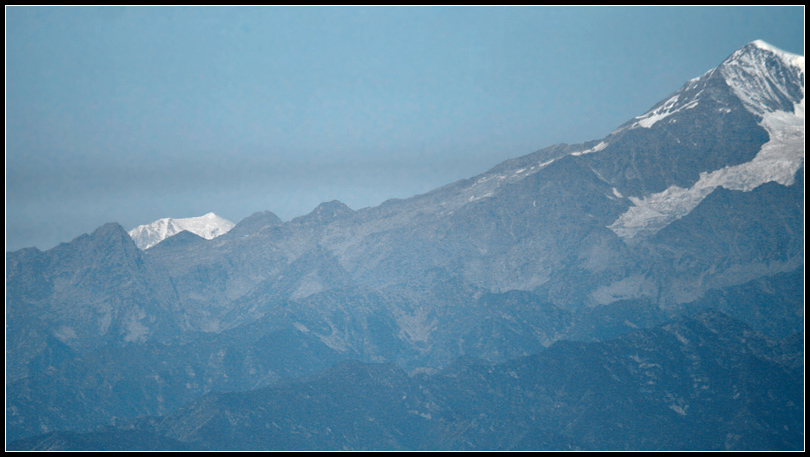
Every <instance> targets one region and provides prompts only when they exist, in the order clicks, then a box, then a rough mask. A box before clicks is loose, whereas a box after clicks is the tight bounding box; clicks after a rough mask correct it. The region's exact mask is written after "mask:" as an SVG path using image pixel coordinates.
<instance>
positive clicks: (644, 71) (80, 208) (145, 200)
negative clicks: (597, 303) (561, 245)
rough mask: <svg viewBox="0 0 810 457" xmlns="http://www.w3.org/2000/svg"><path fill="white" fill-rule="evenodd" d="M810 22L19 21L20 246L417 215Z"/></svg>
mask: <svg viewBox="0 0 810 457" xmlns="http://www.w3.org/2000/svg"><path fill="white" fill-rule="evenodd" d="M755 39H762V40H764V41H766V42H768V43H770V44H772V45H774V46H776V47H779V48H781V49H784V50H786V51H789V52H793V53H796V54H802V55H803V54H804V8H803V7H712V8H709V7H694V8H691V7H690V8H683V7H670V8H659V7H621V8H619V7H617V8H614V7H509V8H507V7H396V8H392V7H351V8H350V7H340V8H326V7H309V8H293V7H286V8H282V7H278V8H276V7H273V8H245V7H237V8H184V7H183V8H165V7H139V8H123V7H100V8H95V7H73V8H46V7H30V8H29V7H7V8H6V250H7V251H8V250H16V249H19V248H22V247H27V246H36V247H38V248H40V249H49V248H52V247H53V246H55V245H56V244H58V243H59V242H66V241H70V240H71V239H73V238H75V237H76V236H79V235H80V234H82V233H86V232H91V231H93V230H94V229H95V228H97V227H98V226H100V225H102V224H104V223H106V222H118V223H120V224H121V225H122V226H123V227H124V228H125V229H127V230H130V229H132V228H133V227H135V226H137V225H140V224H146V223H150V222H152V221H154V220H157V219H159V218H163V217H177V218H179V217H192V216H200V215H203V214H205V213H207V212H209V211H213V212H215V213H217V214H219V215H221V216H223V217H225V218H228V219H231V220H232V221H234V222H238V221H239V220H241V219H243V218H244V217H247V216H249V215H250V214H252V213H254V212H256V211H264V210H270V211H273V212H274V213H276V214H277V215H279V216H280V217H281V218H282V219H284V220H289V219H291V218H293V217H296V216H300V215H303V214H306V213H308V212H309V211H311V210H312V209H313V208H314V207H315V206H317V204H318V203H320V202H323V201H329V200H334V199H338V200H341V201H343V202H344V203H346V204H348V205H349V206H350V207H352V208H354V209H359V208H362V207H366V206H373V205H377V204H379V203H381V202H383V201H384V200H386V199H388V198H394V197H396V198H405V197H409V196H411V195H415V194H419V193H424V192H427V191H429V190H431V189H433V188H436V187H439V186H441V185H444V184H447V183H450V182H453V181H456V180H458V179H463V178H468V177H471V176H473V175H475V174H478V173H481V172H483V171H486V170H487V169H489V168H491V167H492V166H494V165H496V164H497V163H499V162H501V161H503V160H506V159H509V158H512V157H517V156H521V155H524V154H528V153H531V152H533V151H535V150H538V149H541V148H543V147H546V146H550V145H552V144H555V143H579V142H583V141H587V140H593V139H599V138H601V137H603V136H605V135H606V134H608V133H609V132H610V131H612V130H613V129H614V128H616V127H618V126H619V125H620V124H622V123H624V122H625V121H627V120H629V119H630V118H632V117H634V116H637V115H640V114H642V113H643V112H645V111H646V110H647V109H649V108H650V107H652V106H653V105H654V104H655V103H656V102H658V101H659V100H661V99H662V98H664V97H666V96H667V95H668V94H670V93H672V92H674V91H675V90H677V89H678V88H679V87H680V86H682V85H683V84H684V83H685V82H686V81H687V80H688V79H690V78H694V77H696V76H699V75H701V74H702V73H704V72H706V71H707V70H709V69H711V68H713V67H715V66H716V65H718V64H719V63H720V62H721V61H722V60H723V59H724V58H726V57H727V56H728V55H730V54H731V53H732V52H734V50H736V49H737V48H739V47H741V46H743V45H745V44H746V43H749V42H751V41H753V40H755Z"/></svg>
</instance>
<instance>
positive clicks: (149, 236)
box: [129, 213, 236, 249]
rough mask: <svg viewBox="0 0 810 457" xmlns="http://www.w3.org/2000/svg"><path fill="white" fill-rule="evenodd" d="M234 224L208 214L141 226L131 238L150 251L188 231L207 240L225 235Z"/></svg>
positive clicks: (133, 231) (169, 219) (132, 232)
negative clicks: (166, 240) (170, 238)
mask: <svg viewBox="0 0 810 457" xmlns="http://www.w3.org/2000/svg"><path fill="white" fill-rule="evenodd" d="M234 225H236V224H234V223H233V222H231V221H229V220H227V219H224V218H222V217H219V216H217V215H216V214H214V213H208V214H206V215H204V216H200V217H189V218H184V219H172V218H168V217H167V218H163V219H160V220H157V221H155V222H152V223H151V224H146V225H139V226H138V227H135V228H134V229H132V230H130V231H129V236H130V237H132V239H133V241H135V245H136V246H138V248H140V249H149V248H151V247H152V246H154V245H156V244H158V243H160V242H161V241H163V240H165V239H166V238H168V237H170V236H173V235H176V234H178V233H180V232H182V231H183V230H187V231H189V232H191V233H193V234H195V235H199V236H201V237H203V238H205V239H207V240H210V239H213V238H216V237H218V236H220V235H224V234H225V233H227V232H228V231H229V230H230V229H232V228H233V227H234Z"/></svg>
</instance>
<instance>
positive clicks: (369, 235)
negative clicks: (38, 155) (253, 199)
mask: <svg viewBox="0 0 810 457" xmlns="http://www.w3.org/2000/svg"><path fill="white" fill-rule="evenodd" d="M204 218H209V219H206V220H210V221H211V223H197V222H195V224H196V225H195V224H191V223H184V222H181V221H191V219H176V220H169V219H163V220H161V221H158V222H156V223H155V224H151V225H150V226H142V227H139V228H137V229H135V230H133V231H132V232H130V233H127V232H126V231H125V230H124V229H123V228H122V227H121V226H120V225H118V224H115V223H111V224H107V225H104V226H102V227H100V228H99V229H97V230H96V231H95V232H93V233H91V234H88V235H83V236H80V237H78V238H76V239H75V240H73V241H71V242H69V243H62V244H60V245H59V246H57V247H55V248H53V249H51V250H49V251H45V252H42V251H39V250H37V249H33V248H31V249H23V250H19V251H16V252H9V253H7V254H6V288H7V296H6V323H7V327H6V328H7V331H6V386H7V405H6V424H7V426H6V427H7V429H6V433H7V443H11V444H10V445H9V446H10V448H14V449H115V448H116V446H124V447H126V448H129V449H147V448H149V446H150V444H149V443H152V444H151V445H154V447H156V448H164V449H206V450H214V449H457V450H460V449H468V450H489V449H762V450H764V449H800V448H801V447H802V446H803V438H802V437H803V434H802V433H801V432H800V430H803V370H804V365H803V341H804V333H803V328H804V287H803V278H804V57H802V56H796V55H792V54H788V53H786V52H783V51H780V50H778V49H776V48H774V47H772V46H770V45H768V44H767V43H764V42H762V41H755V42H753V43H750V44H748V45H746V46H744V47H742V48H740V49H739V50H737V51H736V52H734V53H733V54H732V55H731V56H729V57H728V58H727V59H726V60H724V61H723V62H722V63H721V64H720V65H719V66H718V67H717V68H715V69H712V70H710V71H708V72H707V73H705V74H703V75H702V76H700V77H697V78H695V79H693V80H691V81H688V82H687V83H686V84H685V85H684V86H683V87H682V88H681V89H679V90H677V91H676V92H674V93H673V94H672V95H671V96H669V97H668V98H666V99H665V100H663V101H662V102H660V103H658V104H656V105H655V106H653V107H652V108H651V109H650V110H649V111H648V112H647V113H644V114H642V115H641V116H638V117H636V118H634V119H631V120H630V121H628V122H627V123H625V124H624V125H622V126H620V127H618V128H617V129H616V130H615V131H613V132H612V133H611V134H610V135H608V136H607V137H605V138H603V139H600V140H595V141H590V142H586V143H584V144H576V145H565V144H560V145H555V146H551V147H548V148H545V149H541V150H539V151H537V152H534V153H532V154H529V155H526V156H523V157H519V158H515V159H512V160H509V161H506V162H504V163H501V164H500V165H498V166H496V167H494V168H493V169H491V170H489V171H487V172H484V173H482V174H480V175H478V176H475V177H472V178H470V179H466V180H461V181H458V182H455V183H451V184H448V185H446V186H444V187H441V188H439V189H436V190H434V191H431V192H428V193H426V194H423V195H417V196H414V197H411V198H408V199H404V200H398V199H392V200H389V201H386V202H384V203H383V204H381V205H379V206H377V207H372V208H364V209H360V210H357V211H354V210H352V209H351V208H349V207H347V206H346V205H344V204H342V203H340V202H337V201H332V202H328V203H323V204H321V205H319V206H318V207H317V208H315V209H314V210H313V211H312V212H311V213H309V214H307V215H305V216H301V217H298V218H296V219H293V220H291V221H287V222H283V221H281V220H280V219H279V218H278V217H276V216H275V215H274V214H272V213H270V212H263V213H256V214H254V215H252V216H250V217H248V218H246V219H245V220H243V221H241V222H239V223H238V224H236V225H235V226H233V228H231V229H230V230H226V229H225V228H223V227H227V224H225V223H223V222H222V220H220V219H218V218H217V217H216V216H215V215H213V214H209V215H206V216H203V218H199V219H204ZM198 226H199V227H206V228H207V229H208V231H206V232H205V233H199V232H197V234H194V233H193V232H194V230H192V228H194V227H198ZM217 230H219V232H217ZM172 231H176V232H177V233H175V234H173V235H170V233H171V232H172ZM222 232H226V233H222ZM216 235H218V236H216ZM214 236H216V237H214ZM351 361H353V362H351ZM98 427H101V428H98ZM43 434H44V435H43ZM121 443H128V444H121Z"/></svg>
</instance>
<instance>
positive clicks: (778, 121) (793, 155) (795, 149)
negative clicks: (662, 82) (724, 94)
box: [609, 40, 805, 239]
mask: <svg viewBox="0 0 810 457" xmlns="http://www.w3.org/2000/svg"><path fill="white" fill-rule="evenodd" d="M715 71H719V74H720V76H722V77H723V78H724V80H725V82H726V83H727V84H728V86H729V87H730V88H731V89H732V91H733V92H734V95H735V96H736V97H737V98H739V99H740V101H742V103H743V106H744V107H745V109H746V110H748V111H749V112H751V113H753V114H755V115H757V116H759V118H760V121H759V125H760V126H761V127H763V128H764V129H765V130H766V131H767V132H768V136H769V138H770V139H769V141H768V142H767V143H765V144H764V145H762V148H761V149H760V151H759V152H758V153H757V155H756V156H755V157H754V159H753V160H751V161H750V162H746V163H742V164H737V165H733V166H726V167H723V168H721V169H718V170H714V171H711V172H703V173H701V174H700V178H699V180H698V181H697V182H696V183H694V184H693V185H692V186H691V187H689V188H681V187H678V186H672V187H670V188H668V189H666V190H664V191H663V192H659V193H655V194H651V195H647V196H644V197H642V198H635V197H630V199H631V201H632V202H633V206H632V207H630V209H628V211H627V212H625V213H624V214H622V215H621V216H620V217H619V218H618V219H617V220H616V221H615V222H614V223H613V224H611V225H610V226H609V228H610V229H611V230H613V231H614V232H615V233H616V234H617V235H619V236H620V237H622V238H624V239H631V238H633V237H635V236H636V235H638V234H639V233H655V232H656V231H658V230H660V229H661V228H663V227H664V226H666V225H668V224H669V223H671V222H672V221H673V220H675V219H678V218H680V217H682V216H684V215H686V214H688V213H689V212H690V211H692V209H694V208H695V207H696V206H697V205H698V204H699V203H700V202H701V201H702V200H703V199H704V198H705V197H706V196H707V195H709V194H710V193H711V192H712V191H713V190H714V189H716V188H717V187H724V188H726V189H730V190H737V191H746V192H747V191H751V190H753V189H755V188H756V187H757V186H760V185H762V184H764V183H767V182H772V181H775V182H778V183H779V184H782V185H785V186H788V185H791V184H793V182H794V179H795V176H796V173H797V171H798V170H799V169H800V168H801V167H802V166H804V127H805V117H804V111H805V106H804V105H805V102H804V57H803V56H799V55H795V54H791V53H789V52H785V51H782V50H781V49H778V48H776V47H774V46H771V45H769V44H768V43H765V42H764V41H762V40H757V41H754V42H752V43H749V44H748V45H746V46H743V47H742V48H740V49H739V50H737V51H736V52H734V54H732V55H731V56H730V57H729V58H728V59H726V60H725V61H724V62H723V63H722V64H721V65H720V66H719V67H718V68H717V69H715V70H710V71H709V72H708V73H706V74H705V75H704V76H702V77H701V78H699V79H695V80H692V81H690V82H689V83H688V84H687V86H686V88H685V89H689V88H690V87H691V86H696V85H697V83H698V82H699V81H700V79H702V78H708V77H711V75H712V73H714V72H715ZM676 97H677V95H676ZM677 101H678V100H675V101H673V102H672V103H671V104H672V105H674V104H675V102H677ZM662 106H663V107H664V108H667V107H668V106H669V105H668V104H664V105H662ZM684 108H686V107H684ZM658 110H659V111H662V112H664V114H671V112H674V111H673V110H671V109H669V111H665V110H662V109H661V108H659V109H658ZM651 113H652V114H649V113H648V114H647V115H645V116H644V117H642V118H641V121H637V122H636V124H634V125H633V126H635V125H637V124H640V123H641V122H642V121H644V120H646V119H654V116H653V115H658V111H656V110H653V111H651Z"/></svg>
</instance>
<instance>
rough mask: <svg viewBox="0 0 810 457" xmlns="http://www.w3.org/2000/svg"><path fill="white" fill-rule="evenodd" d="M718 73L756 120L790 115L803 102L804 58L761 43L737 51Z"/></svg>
mask: <svg viewBox="0 0 810 457" xmlns="http://www.w3.org/2000/svg"><path fill="white" fill-rule="evenodd" d="M719 70H720V74H721V75H722V76H723V78H724V79H725V81H726V83H727V84H728V85H729V87H731V89H732V90H733V91H734V94H735V95H736V96H737V97H738V98H739V99H740V100H741V101H742V102H743V105H744V106H745V107H746V109H747V110H748V111H750V112H752V113H754V114H756V115H758V116H764V115H765V114H766V113H772V112H777V111H783V112H787V113H793V112H794V109H795V105H797V104H800V103H801V100H803V99H804V56H799V55H796V54H791V53H789V52H786V51H783V50H781V49H778V48H776V47H775V46H772V45H770V44H768V43H766V42H764V41H762V40H756V41H753V42H751V43H749V44H748V45H747V46H743V47H742V48H740V49H739V50H737V51H736V52H735V53H734V54H732V55H731V56H729V58H728V59H726V60H725V61H724V62H723V63H722V64H721V65H720V68H719Z"/></svg>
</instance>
